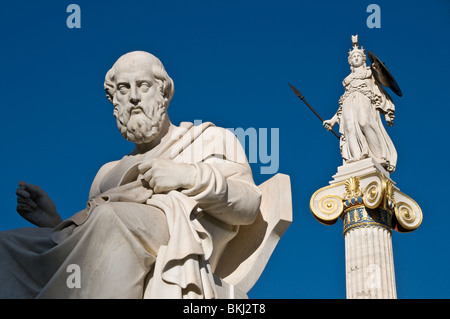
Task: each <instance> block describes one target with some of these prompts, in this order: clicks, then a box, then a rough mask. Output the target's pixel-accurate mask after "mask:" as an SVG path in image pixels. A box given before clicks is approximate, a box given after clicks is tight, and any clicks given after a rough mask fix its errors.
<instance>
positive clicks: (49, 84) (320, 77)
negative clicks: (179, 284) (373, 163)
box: [0, 0, 450, 298]
mask: <svg viewBox="0 0 450 319" xmlns="http://www.w3.org/2000/svg"><path fill="white" fill-rule="evenodd" d="M70 3H76V4H78V5H79V6H80V7H81V29H69V28H68V27H67V26H66V18H67V16H68V15H69V13H66V8H67V6H68V5H69V4H70ZM370 3H376V4H378V5H379V6H380V8H381V28H379V29H370V28H368V27H367V25H366V19H367V17H368V16H369V13H367V12H366V8H367V6H368V5H369V4H370ZM449 31H450V2H449V1H447V0H429V1H379V0H371V1H356V0H355V1H300V0H296V1H286V0H277V1H268V0H265V1H262V0H259V1H253V0H244V1H230V0H227V1H225V0H214V1H211V0H208V1H206V0H196V1H193V0H192V1H170V0H168V1H134V0H128V1H106V0H105V1H100V0H97V1H87V0H72V1H29V2H27V3H23V2H13V1H5V0H0V38H1V39H2V45H1V50H0V70H1V76H0V87H1V88H3V90H2V94H0V107H1V112H2V119H3V121H2V125H1V126H0V130H1V131H0V136H1V137H0V148H1V157H0V163H1V165H0V167H1V168H0V170H1V173H0V176H1V179H0V196H1V197H0V198H1V200H0V212H1V216H2V219H1V222H0V230H5V229H11V228H19V227H27V226H31V224H29V223H28V222H26V221H24V220H22V219H21V217H20V216H19V215H18V214H17V213H16V211H15V205H16V197H15V189H16V187H17V182H18V181H19V180H25V181H28V182H30V183H33V184H38V185H40V186H41V187H42V188H43V189H44V190H45V191H47V193H48V194H49V195H50V196H51V197H52V198H53V200H54V202H55V203H56V205H57V208H58V211H59V213H60V214H61V215H62V216H63V218H67V217H69V216H71V215H72V214H74V213H76V212H77V211H79V210H81V209H83V208H84V206H85V203H86V201H87V197H88V192H89V187H90V183H91V182H92V179H93V178H94V176H95V173H96V171H97V170H98V169H99V167H100V166H101V165H102V164H103V163H105V162H108V161H111V160H115V159H119V158H121V157H122V156H124V155H125V154H127V153H129V152H130V151H131V150H132V148H133V145H132V144H130V143H129V142H127V141H125V140H123V138H122V137H121V135H120V133H119V132H118V130H117V127H116V124H115V119H114V118H113V115H112V114H113V109H112V106H111V104H110V103H109V101H107V99H106V98H105V93H104V91H103V81H104V76H105V73H106V72H107V70H108V69H109V68H110V67H111V66H112V64H113V63H114V62H115V60H116V59H117V58H118V57H119V56H120V55H122V54H124V53H126V52H129V51H133V50H144V51H148V52H151V53H153V54H155V55H156V56H157V57H159V58H160V59H161V60H162V62H163V64H164V65H165V67H166V70H167V71H168V73H169V75H170V76H171V77H172V78H173V80H174V82H175V95H174V98H173V100H172V103H171V105H170V107H169V115H170V118H171V120H172V122H173V123H174V124H179V123H180V122H181V121H194V120H202V121H211V122H213V123H215V124H216V125H217V126H222V127H225V128H238V127H241V128H243V129H247V128H251V127H253V128H256V129H259V128H267V129H268V130H269V132H270V129H271V128H277V129H279V169H278V172H280V173H284V174H288V175H290V176H291V182H292V196H293V208H294V222H293V224H292V225H291V227H290V228H289V229H288V231H287V232H286V234H285V236H284V237H283V238H282V239H281V241H280V243H279V245H278V246H277V248H276V251H275V253H274V254H273V255H272V258H271V260H270V261H269V264H268V266H267V268H266V269H265V271H264V273H263V275H262V276H261V277H260V280H259V282H258V283H257V284H256V285H255V286H254V288H253V289H252V290H251V292H250V294H249V295H250V297H251V298H345V271H344V269H345V268H344V238H343V236H342V223H341V222H340V221H338V222H337V223H336V224H335V225H333V226H324V225H322V224H320V223H319V222H317V221H316V220H315V219H314V218H313V217H312V214H311V212H310V210H309V199H310V197H311V195H312V194H313V193H314V191H315V190H317V189H318V188H321V187H323V186H325V185H327V184H328V182H329V181H330V180H331V179H332V178H331V177H332V175H334V174H335V173H336V170H337V166H339V165H340V164H341V157H340V154H339V147H338V141H337V139H336V138H335V137H334V136H332V135H331V134H330V133H329V132H326V131H325V129H324V128H323V127H322V126H321V123H320V122H319V120H318V119H317V118H316V117H315V116H314V114H313V113H312V112H311V111H310V110H309V109H308V108H307V107H306V106H305V105H303V104H302V102H301V101H300V100H299V99H298V98H297V97H296V96H295V95H294V94H293V93H292V91H291V89H290V88H289V86H288V83H289V82H290V83H292V84H293V85H294V86H296V87H297V88H298V89H300V90H301V91H302V93H303V94H304V95H305V97H306V98H307V99H308V100H309V102H310V103H311V104H312V105H314V107H315V108H316V109H317V110H318V111H319V112H320V113H321V114H322V116H323V117H324V118H330V117H331V116H332V115H333V114H334V113H335V112H336V110H337V107H338V99H339V97H340V95H341V94H342V93H343V87H342V84H341V81H342V80H343V78H344V77H345V76H347V75H348V73H349V72H350V70H349V66H348V64H347V52H348V50H349V49H350V47H351V38H350V37H351V35H352V34H358V35H359V38H360V44H361V45H363V46H364V48H365V49H366V50H370V51H373V52H374V53H375V54H376V55H378V56H379V57H380V58H381V59H382V60H383V61H384V62H385V63H386V64H387V66H388V67H389V69H390V70H391V72H392V73H393V74H394V76H395V78H396V80H397V81H398V83H399V85H400V87H401V89H402V91H403V97H402V98H399V97H397V96H395V95H394V94H392V97H393V99H394V102H395V104H396V110H397V112H396V121H395V124H394V127H390V128H388V129H387V130H388V133H389V135H390V136H391V138H392V140H393V142H394V144H395V146H396V148H397V151H398V154H399V161H398V167H397V170H396V171H395V172H394V173H393V174H392V175H391V177H392V178H393V180H394V181H395V182H396V184H397V186H398V187H399V188H400V189H401V190H402V191H403V192H404V193H406V194H407V195H409V196H411V197H412V198H413V199H415V200H416V201H417V202H418V203H419V205H420V206H421V207H422V210H423V213H424V220H423V223H422V225H421V227H420V228H419V230H417V231H415V232H413V233H409V234H399V233H394V234H393V248H394V263H395V269H396V281H397V292H398V297H399V298H449V297H450V288H449V286H450V276H448V271H449V269H450V250H449V243H450V240H449V237H448V234H449V230H450V227H449V213H450V209H449V205H448V198H449V194H448V182H449V177H450V174H449V173H450V170H449V168H448V164H447V163H448V158H449V151H448V145H449V137H450V132H449V130H448V119H449V118H450V110H449V98H448V94H449V89H448V86H449V84H450V83H449V82H450V81H449V80H448V78H449V74H450V72H449V71H450V68H449V63H450V62H449V59H448V57H449V56H450V44H449V43H450V42H449V41H448V39H449ZM261 166H265V164H263V163H260V162H259V163H254V164H252V169H253V172H254V178H255V181H256V183H257V184H260V183H262V182H263V181H265V180H267V179H269V178H270V177H271V176H272V175H267V174H261V173H260V167H261ZM0 258H1V256H0Z"/></svg>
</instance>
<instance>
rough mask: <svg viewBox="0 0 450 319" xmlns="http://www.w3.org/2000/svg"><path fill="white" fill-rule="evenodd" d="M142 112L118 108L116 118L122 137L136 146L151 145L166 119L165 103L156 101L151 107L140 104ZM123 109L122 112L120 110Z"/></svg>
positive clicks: (128, 108)
mask: <svg viewBox="0 0 450 319" xmlns="http://www.w3.org/2000/svg"><path fill="white" fill-rule="evenodd" d="M137 107H141V108H142V111H141V112H136V111H130V110H131V108H130V107H127V108H126V110H123V109H124V108H120V107H116V109H115V112H114V116H115V117H116V119H117V127H118V128H119V130H120V133H121V134H122V136H123V137H124V138H125V139H127V140H128V141H130V142H133V143H136V144H146V143H150V142H151V141H153V140H154V139H155V137H156V136H158V134H159V133H160V131H161V129H162V126H163V124H164V121H165V119H166V108H165V106H164V101H157V100H154V101H153V102H152V103H151V104H150V105H147V106H146V105H142V104H138V106H137ZM120 109H122V110H120Z"/></svg>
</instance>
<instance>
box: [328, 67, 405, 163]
mask: <svg viewBox="0 0 450 319" xmlns="http://www.w3.org/2000/svg"><path fill="white" fill-rule="evenodd" d="M343 85H344V87H345V93H344V94H343V95H342V96H341V98H340V100H339V104H340V107H339V109H338V111H337V113H336V115H337V116H338V121H339V132H340V133H341V140H340V149H341V154H342V157H343V159H344V161H345V162H346V163H351V162H354V161H357V160H360V159H364V158H368V157H371V158H373V159H374V160H376V161H377V162H378V163H380V164H381V165H382V166H383V167H384V168H386V170H388V171H389V172H393V171H394V170H395V166H396V165H397V151H396V150H395V147H394V144H393V143H392V140H391V139H390V137H389V135H388V134H387V132H386V129H385V128H384V126H383V123H382V122H381V117H380V113H383V114H385V113H388V112H394V111H395V106H394V104H393V103H392V100H391V99H390V97H389V95H388V94H387V93H386V92H385V91H384V89H383V88H382V87H380V86H379V85H378V84H376V83H375V80H374V77H373V75H372V71H371V70H370V68H367V67H366V68H364V69H363V70H362V71H359V72H352V73H351V74H350V75H348V76H347V77H346V78H345V79H344V81H343Z"/></svg>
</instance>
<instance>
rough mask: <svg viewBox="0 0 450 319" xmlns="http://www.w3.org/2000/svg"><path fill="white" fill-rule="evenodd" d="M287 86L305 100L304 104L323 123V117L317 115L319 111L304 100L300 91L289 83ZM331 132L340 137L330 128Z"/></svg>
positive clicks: (303, 99)
mask: <svg viewBox="0 0 450 319" xmlns="http://www.w3.org/2000/svg"><path fill="white" fill-rule="evenodd" d="M289 86H290V87H291V89H292V91H294V93H295V95H297V96H298V97H299V98H300V100H302V101H303V102H305V104H306V105H307V106H308V107H309V108H310V109H311V111H313V112H314V114H316V116H317V117H318V118H319V119H320V120H321V121H322V123H323V118H322V117H321V116H320V115H319V113H317V112H316V110H314V108H313V107H312V106H311V105H310V104H309V103H308V101H306V100H305V97H304V96H303V95H302V94H301V93H300V91H299V90H297V89H296V88H295V87H293V86H292V85H291V84H290V83H289ZM331 132H332V133H333V134H334V136H336V137H337V138H338V139H340V137H339V135H337V134H336V132H335V131H333V130H331Z"/></svg>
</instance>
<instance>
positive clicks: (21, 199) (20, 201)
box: [17, 196, 38, 209]
mask: <svg viewBox="0 0 450 319" xmlns="http://www.w3.org/2000/svg"><path fill="white" fill-rule="evenodd" d="M17 203H18V204H25V205H27V206H29V207H31V208H33V209H36V208H37V207H38V206H37V204H36V202H35V201H34V200H32V199H31V198H24V197H20V196H18V197H17Z"/></svg>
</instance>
